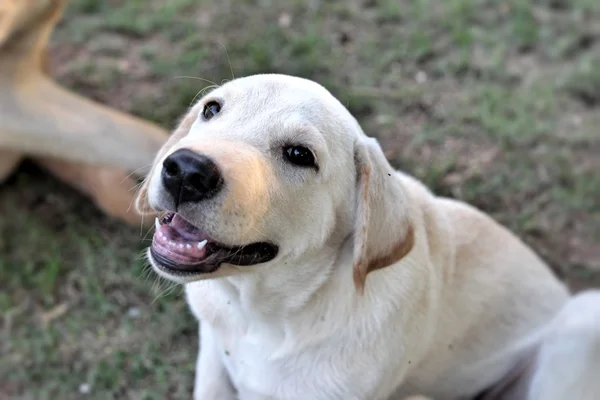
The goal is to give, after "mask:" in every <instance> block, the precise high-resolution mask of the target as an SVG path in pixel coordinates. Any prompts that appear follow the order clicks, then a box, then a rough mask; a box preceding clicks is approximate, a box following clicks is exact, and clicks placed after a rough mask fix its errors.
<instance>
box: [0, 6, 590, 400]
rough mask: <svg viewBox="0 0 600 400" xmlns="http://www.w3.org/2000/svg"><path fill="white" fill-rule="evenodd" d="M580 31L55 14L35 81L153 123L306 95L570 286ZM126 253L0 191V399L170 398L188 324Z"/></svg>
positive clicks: (518, 17) (581, 190) (55, 209)
mask: <svg viewBox="0 0 600 400" xmlns="http://www.w3.org/2000/svg"><path fill="white" fill-rule="evenodd" d="M434 5H435V6H434ZM598 18H600V3H598V2H596V1H593V0H570V1H566V0H537V1H524V0H505V1H502V2H496V1H492V0H470V1H467V0H449V1H446V2H437V1H433V0H417V1H407V0H400V1H397V0H365V1H361V2H346V3H343V2H333V1H322V2H301V1H299V0H295V1H291V2H287V3H286V4H279V3H275V2H271V1H251V0H244V1H241V2H235V4H234V2H232V1H224V2H211V1H207V0H194V1H192V0H171V1H168V2H167V1H159V0H144V1H141V0H127V1H124V0H114V1H108V2H107V1H101V0H72V1H71V2H70V5H69V8H68V10H67V12H66V14H65V16H64V18H63V20H62V21H61V23H60V24H59V26H58V27H57V30H56V32H55V34H54V36H53V43H52V66H53V68H52V70H53V74H54V75H55V76H56V77H57V78H58V79H59V80H60V81H61V82H63V83H64V84H66V85H67V86H70V87H72V88H74V89H75V90H77V91H79V92H81V93H83V94H85V95H87V96H89V97H92V98H94V99H97V100H99V101H102V102H105V103H108V104H110V105H112V106H114V107H117V108H120V109H123V110H128V111H130V112H133V113H135V114H137V115H141V116H143V117H145V118H148V119H151V120H154V121H156V122H158V123H160V124H161V125H163V126H165V127H173V124H174V123H175V121H176V120H177V119H178V118H179V117H180V116H181V114H182V113H183V112H184V110H185V109H186V108H187V107H188V106H189V105H190V102H191V101H192V99H193V98H194V96H195V95H196V94H197V93H198V92H199V91H200V90H201V89H203V88H204V87H205V86H207V85H208V83H207V82H206V81H204V80H208V81H211V82H215V83H217V84H218V83H220V82H222V81H224V80H229V79H232V78H233V77H234V76H244V75H248V74H252V73H258V72H283V73H288V74H294V75H300V76H304V77H308V78H312V79H315V80H317V81H319V82H321V83H323V84H324V85H326V86H327V87H329V88H330V89H331V91H332V92H333V93H334V94H336V95H337V96H338V97H339V98H340V99H342V101H343V102H344V103H345V104H347V106H348V107H349V109H350V110H351V111H352V112H353V113H354V114H355V115H356V116H357V117H358V118H359V120H360V122H361V123H362V125H363V127H364V128H365V130H366V132H368V133H369V134H370V135H372V136H376V137H378V138H379V140H380V142H381V143H382V144H383V146H384V147H385V150H386V154H387V156H388V157H389V159H390V160H391V161H392V163H393V164H394V165H395V166H397V167H399V168H402V169H404V170H406V171H408V172H409V173H412V174H414V175H416V176H417V177H419V178H420V179H422V180H423V181H425V182H426V183H427V184H428V185H429V186H430V187H431V188H432V189H433V190H434V191H436V192H437V193H439V194H443V195H448V196H452V197H456V198H460V199H463V200H465V201H468V202H471V203H473V204H474V205H476V206H478V207H481V208H482V209H484V210H486V211H487V212H489V213H490V214H492V215H493V216H494V217H495V218H497V219H498V220H499V221H501V222H502V223H504V224H506V225H507V226H508V227H510V228H511V229H513V230H514V231H515V232H516V233H518V234H519V235H520V236H521V237H522V238H523V239H524V240H525V241H526V242H527V243H529V244H530V245H531V246H533V247H534V249H535V250H537V251H538V252H539V253H540V254H541V255H542V256H543V257H544V258H545V259H546V260H547V261H548V262H549V263H550V264H551V266H552V267H553V268H554V269H555V271H556V272H557V273H559V274H560V276H562V277H563V278H564V279H566V280H567V282H568V283H569V284H570V285H571V287H572V288H573V289H574V290H578V289H582V288H586V287H592V286H599V285H600V244H599V243H600V229H599V226H600V200H599V199H600V174H599V173H598V171H600V133H599V132H598V129H597V127H598V126H600V124H599V123H600V117H599V116H598V115H599V114H598V111H599V110H598V108H599V107H600V75H599V73H598V71H599V70H600V69H599V68H598V66H599V64H600V61H599V60H600V58H599V57H598V54H600V53H599V50H600V42H599V41H598V39H599V37H600V36H599V35H600V31H598V29H597V23H596V22H597V21H598ZM184 77H197V78H202V79H194V78H184ZM143 238H144V234H143V233H140V232H139V230H136V229H132V228H127V227H125V226H123V225H122V224H120V223H119V222H116V221H112V220H110V219H108V218H107V217H105V216H103V215H101V214H100V213H99V212H98V211H97V210H96V209H94V207H93V206H92V205H91V204H90V203H89V202H87V200H86V199H85V198H82V197H81V196H80V195H79V194H77V193H75V192H73V191H72V190H70V189H69V188H66V187H64V186H63V185H62V184H60V183H59V182H57V181H55V180H53V179H52V178H50V177H48V176H46V175H45V174H44V173H43V172H41V171H39V170H37V169H35V168H34V167H32V166H31V165H28V164H26V165H25V166H23V168H21V169H20V171H19V172H18V173H17V174H15V176H13V177H12V178H11V179H10V181H9V182H8V183H6V184H5V185H4V186H3V187H2V190H1V191H0V282H1V283H0V289H1V290H0V314H1V315H2V320H1V322H0V323H1V325H0V357H1V358H2V363H1V364H0V398H4V397H10V398H21V399H55V398H60V399H79V398H94V399H106V398H131V399H153V398H157V399H165V398H173V399H176V398H187V397H189V393H190V391H191V385H192V380H193V367H194V362H195V351H196V340H197V337H196V324H195V322H194V321H193V319H192V318H191V316H190V315H189V313H188V311H187V309H186V306H185V303H184V300H183V298H182V296H181V290H180V288H176V287H169V286H168V285H166V284H163V285H162V287H161V286H160V285H157V284H156V283H155V282H154V280H155V277H154V276H153V275H152V274H150V273H149V271H147V270H146V269H145V267H144V264H143V262H142V261H141V260H140V255H141V251H142V249H143V247H144V245H145V243H147V242H146V241H144V240H143Z"/></svg>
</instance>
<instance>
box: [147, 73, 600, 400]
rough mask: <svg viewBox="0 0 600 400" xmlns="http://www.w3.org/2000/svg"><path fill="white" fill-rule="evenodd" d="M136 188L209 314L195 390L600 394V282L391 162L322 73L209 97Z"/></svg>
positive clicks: (190, 294)
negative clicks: (555, 268)
mask: <svg viewBox="0 0 600 400" xmlns="http://www.w3.org/2000/svg"><path fill="white" fill-rule="evenodd" d="M137 203H138V204H137V206H138V209H139V210H140V211H142V212H148V211H152V210H155V211H164V212H165V213H164V214H163V216H162V218H161V219H160V221H158V220H157V230H156V233H155V235H154V239H153V243H152V246H151V248H150V249H149V251H148V254H149V255H148V257H149V259H150V261H151V263H152V266H153V268H154V269H155V271H156V272H157V273H158V274H160V275H161V276H163V277H165V278H167V279H170V280H172V281H175V282H180V283H182V284H185V287H186V293H187V299H188V302H189V305H190V307H191V310H192V311H193V313H194V315H195V316H196V317H197V318H198V319H199V320H200V352H199V356H198V361H197V370H196V381H195V389H194V398H195V399H211V400H212V399H220V400H230V399H236V398H239V399H241V400H255V399H282V400H320V399H324V400H325V399H327V400H329V399H331V400H342V399H352V400H354V399H356V400H380V399H381V400H383V399H402V398H404V397H405V396H411V395H416V394H422V395H426V396H430V397H432V398H434V399H437V400H445V399H448V400H455V399H456V400H458V399H475V398H478V399H492V398H493V399H530V400H533V399H536V400H554V399H557V400H558V399H560V400H567V399H569V400H574V399H577V400H593V399H596V400H597V399H600V294H598V293H595V292H589V293H586V294H581V295H578V296H576V297H572V298H570V297H569V294H568V292H567V290H566V289H565V287H564V286H563V285H562V284H561V283H560V282H559V281H558V280H557V279H556V278H555V277H554V276H553V274H552V273H551V271H550V270H549V269H548V267H547V266H546V265H545V264H544V263H543V262H542V261H541V260H540V259H539V258H538V257H537V256H536V254H534V253H533V251H531V250H530V249H529V248H528V247H527V246H526V245H525V244H523V243H522V242H521V241H520V240H519V239H517V238H516V237H515V236H514V235H513V234H511V233H510V232H509V231H508V230H507V229H505V228H504V227H502V226H500V225H499V224H498V223H496V222H495V221H494V220H492V219H491V218H490V217H488V216H486V215H485V214H484V213H482V212H481V211H478V210H477V209H475V208H473V207H471V206H469V205H466V204H464V203H461V202H459V201H455V200H450V199H445V198H440V197H436V196H434V195H433V194H432V193H431V192H430V191H428V189H427V188H426V187H424V186H423V185H422V184H421V183H419V182H418V181H417V180H415V179H414V178H411V177H409V176H407V175H406V174H403V173H401V172H397V171H394V170H393V169H392V168H391V167H390V165H389V163H388V162H387V160H386V158H385V157H384V154H383V152H382V151H381V149H380V147H379V145H378V144H377V142H376V141H375V140H374V139H371V138H368V137H367V136H366V135H365V134H364V133H363V131H362V130H361V127H360V126H359V124H358V123H357V121H356V120H355V119H354V118H353V117H352V115H350V113H349V112H348V111H347V110H346V109H345V108H344V106H343V105H342V104H341V103H340V102H338V101H337V100H336V99H335V98H334V97H333V96H332V95H331V94H330V93H329V92H328V91H327V90H326V89H325V88H323V87H322V86H320V85H318V84H317V83H315V82H312V81H309V80H305V79H301V78H296V77H290V76H283V75H256V76H251V77H246V78H241V79H236V80H234V81H231V82H229V83H227V84H225V85H223V86H222V87H220V88H218V89H216V90H214V91H212V92H211V93H209V94H208V95H206V96H205V97H204V98H203V99H201V100H200V101H199V102H198V103H197V104H196V105H195V106H194V107H193V108H192V109H191V110H190V111H189V112H188V114H187V116H186V117H185V118H184V119H183V121H182V122H181V124H180V126H179V127H178V129H177V130H176V131H175V132H174V134H173V135H172V136H171V138H170V140H169V141H168V142H167V143H166V145H165V146H164V147H163V148H162V150H161V151H160V152H159V154H158V155H157V157H156V160H155V163H154V166H153V168H152V171H151V172H150V175H149V176H148V179H147V180H146V182H145V184H144V186H143V188H142V190H141V191H140V195H139V197H138V202H137ZM147 204H149V206H150V207H148V206H147Z"/></svg>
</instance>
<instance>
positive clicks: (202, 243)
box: [196, 239, 208, 250]
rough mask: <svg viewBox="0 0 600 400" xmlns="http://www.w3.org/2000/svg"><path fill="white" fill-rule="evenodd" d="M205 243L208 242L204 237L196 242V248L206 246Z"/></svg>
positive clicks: (199, 248) (200, 248)
mask: <svg viewBox="0 0 600 400" xmlns="http://www.w3.org/2000/svg"><path fill="white" fill-rule="evenodd" d="M206 243H208V240H206V239H204V240H203V241H201V242H198V246H196V247H198V250H202V249H203V248H204V246H206Z"/></svg>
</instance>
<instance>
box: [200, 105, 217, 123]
mask: <svg viewBox="0 0 600 400" xmlns="http://www.w3.org/2000/svg"><path fill="white" fill-rule="evenodd" d="M219 111H221V105H220V104H219V103H217V102H216V101H209V102H208V103H206V104H205V105H204V110H202V116H203V117H204V119H205V120H207V121H208V120H209V119H211V118H212V117H214V116H215V115H217V114H218V113H219Z"/></svg>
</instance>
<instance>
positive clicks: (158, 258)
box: [150, 247, 220, 274]
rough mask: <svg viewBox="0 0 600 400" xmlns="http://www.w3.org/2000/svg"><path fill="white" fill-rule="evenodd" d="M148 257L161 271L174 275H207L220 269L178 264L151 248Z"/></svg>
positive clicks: (200, 264) (201, 265) (209, 266)
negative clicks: (149, 256)
mask: <svg viewBox="0 0 600 400" xmlns="http://www.w3.org/2000/svg"><path fill="white" fill-rule="evenodd" d="M150 255H151V257H152V259H153V261H154V262H155V263H156V264H157V265H158V266H159V267H160V268H161V269H163V270H165V271H167V272H171V273H175V274H179V273H186V274H209V273H211V272H215V271H216V270H217V269H219V267H220V265H207V264H204V263H196V264H179V263H176V262H174V261H172V260H170V259H169V258H167V257H165V256H163V255H161V254H159V253H157V252H156V251H155V250H154V249H153V248H152V247H151V248H150Z"/></svg>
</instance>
